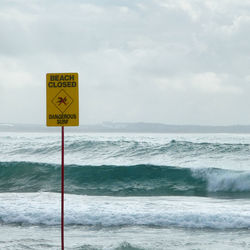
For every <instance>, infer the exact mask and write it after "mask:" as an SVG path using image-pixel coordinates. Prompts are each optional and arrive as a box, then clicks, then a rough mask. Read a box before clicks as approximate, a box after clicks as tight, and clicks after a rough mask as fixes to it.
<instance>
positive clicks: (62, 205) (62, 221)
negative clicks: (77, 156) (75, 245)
mask: <svg viewBox="0 0 250 250" xmlns="http://www.w3.org/2000/svg"><path fill="white" fill-rule="evenodd" d="M61 170H62V173H61V180H62V196H61V240H62V250H64V127H63V126H62V168H61Z"/></svg>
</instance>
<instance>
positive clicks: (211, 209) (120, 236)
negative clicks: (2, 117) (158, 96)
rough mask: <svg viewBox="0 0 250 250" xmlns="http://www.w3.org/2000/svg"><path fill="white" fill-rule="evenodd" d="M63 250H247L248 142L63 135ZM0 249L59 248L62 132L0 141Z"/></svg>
mask: <svg viewBox="0 0 250 250" xmlns="http://www.w3.org/2000/svg"><path fill="white" fill-rule="evenodd" d="M65 145H66V149H65V164H66V166H65V249H249V248H250V239H249V237H248V235H249V229H250V199H249V194H250V181H249V177H250V157H249V155H250V154H249V153H250V135H232V134H67V131H66V134H65ZM0 148H1V151H0V235H1V237H0V248H1V249H60V134H45V133H40V134H31V133H13V134H11V135H9V134H5V133H1V134H0Z"/></svg>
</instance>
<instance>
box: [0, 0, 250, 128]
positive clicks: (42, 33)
mask: <svg viewBox="0 0 250 250" xmlns="http://www.w3.org/2000/svg"><path fill="white" fill-rule="evenodd" d="M0 37H1V39H0V75H1V80H0V107H1V111H0V123H34V124H45V123H46V73H48V72H50V73H53V72H78V73H79V86H80V89H79V91H80V124H94V123H101V122H104V121H111V122H156V123H166V124H177V125H182V124H196V125H205V124H207V125H236V124H243V125H246V124H250V112H249V108H250V1H249V0H240V1H239V0H220V1H218V0H0Z"/></svg>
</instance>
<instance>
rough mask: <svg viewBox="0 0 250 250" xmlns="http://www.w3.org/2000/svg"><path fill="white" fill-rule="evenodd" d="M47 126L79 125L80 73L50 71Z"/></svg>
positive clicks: (47, 81)
mask: <svg viewBox="0 0 250 250" xmlns="http://www.w3.org/2000/svg"><path fill="white" fill-rule="evenodd" d="M46 90H47V126H79V97H78V73H48V74H47V75H46Z"/></svg>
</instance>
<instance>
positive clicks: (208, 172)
mask: <svg viewBox="0 0 250 250" xmlns="http://www.w3.org/2000/svg"><path fill="white" fill-rule="evenodd" d="M192 173H193V176H194V177H197V178H202V179H203V180H206V181H207V191H209V192H220V191H222V192H239V191H240V192H244V191H246V192H247V191H250V182H249V179H250V173H249V172H236V171H227V170H221V169H217V170H216V169H209V168H206V169H192Z"/></svg>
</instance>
